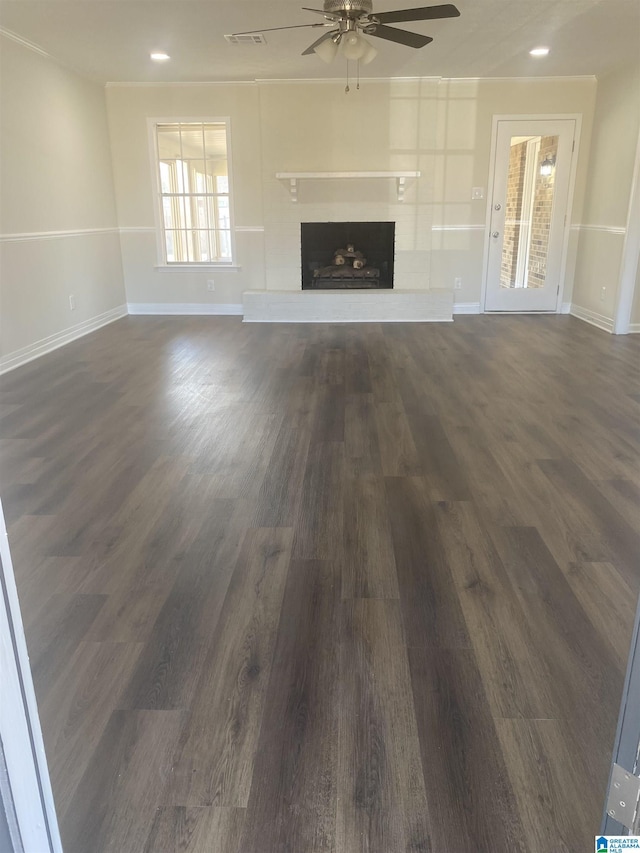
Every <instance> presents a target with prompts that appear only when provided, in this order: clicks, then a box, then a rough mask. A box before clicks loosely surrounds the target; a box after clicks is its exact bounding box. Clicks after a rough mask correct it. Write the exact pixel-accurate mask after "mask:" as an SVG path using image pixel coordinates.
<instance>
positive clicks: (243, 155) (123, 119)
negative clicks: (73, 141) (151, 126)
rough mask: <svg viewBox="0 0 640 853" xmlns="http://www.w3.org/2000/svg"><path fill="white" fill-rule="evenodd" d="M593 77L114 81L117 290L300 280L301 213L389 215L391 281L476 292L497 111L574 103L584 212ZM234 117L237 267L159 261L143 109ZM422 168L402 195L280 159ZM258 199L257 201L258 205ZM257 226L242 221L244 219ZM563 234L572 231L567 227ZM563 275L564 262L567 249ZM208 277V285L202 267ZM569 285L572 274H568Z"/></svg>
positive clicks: (224, 296)
mask: <svg viewBox="0 0 640 853" xmlns="http://www.w3.org/2000/svg"><path fill="white" fill-rule="evenodd" d="M594 100H595V81H592V80H584V79H582V80H554V81H548V80H547V81H536V82H531V81H527V82H518V81H482V82H478V81H465V80H457V81H446V80H444V81H440V80H435V79H425V80H412V81H363V83H362V88H361V89H360V91H359V92H358V91H352V93H351V94H350V95H345V94H344V91H343V87H342V84H341V83H340V82H338V81H331V82H324V81H323V82H308V81H305V82H302V81H292V82H273V83H268V82H262V83H256V84H227V85H223V84H215V85H214V84H211V85H205V84H202V85H192V86H113V87H109V88H108V90H107V104H108V112H109V125H110V134H111V144H112V151H113V164H114V175H115V183H116V195H117V203H118V217H119V224H120V226H121V227H123V228H124V233H123V234H122V238H121V239H122V246H123V262H124V273H125V281H126V286H127V297H128V301H129V302H132V303H154V302H159V303H185V302H196V303H200V304H202V303H207V302H212V303H232V304H237V303H240V302H241V301H242V292H243V290H246V289H247V288H264V287H266V288H270V289H291V290H296V289H298V288H299V287H300V234H299V229H300V222H306V221H324V220H334V221H341V220H343V219H344V220H369V219H371V220H374V219H380V220H393V221H395V222H396V250H397V263H396V282H395V285H396V287H400V288H407V289H426V288H429V287H432V288H433V287H447V288H452V287H453V282H454V278H455V277H460V278H461V279H462V289H461V290H460V291H456V299H457V300H458V301H460V302H476V303H477V302H479V300H480V289H481V281H482V257H483V247H484V222H485V216H486V200H479V201H478V200H476V201H472V200H471V190H472V187H474V186H481V187H483V188H484V189H485V193H486V192H487V191H488V187H487V183H488V179H489V159H490V147H491V128H492V117H493V115H494V114H513V115H515V114H545V115H546V114H563V113H579V114H581V115H582V116H583V145H582V147H581V151H580V161H579V168H578V177H577V186H576V199H575V205H574V221H579V218H580V216H581V208H582V200H583V197H584V189H585V179H586V163H587V159H588V144H587V142H588V139H589V134H590V129H591V121H592V116H593V106H594ZM224 116H229V117H230V119H231V135H232V157H233V177H234V191H235V198H236V205H235V223H236V226H240V230H239V231H238V233H237V234H236V242H237V262H238V264H239V265H240V267H241V270H240V271H238V272H232V271H225V270H216V271H215V272H214V273H211V272H204V271H203V272H194V273H178V272H169V273H166V272H160V271H157V270H155V269H154V265H155V264H156V263H157V251H156V238H155V234H154V211H153V204H154V200H153V191H152V177H151V175H152V172H151V167H150V163H149V142H148V130H147V118H154V117H155V118H188V117H192V118H203V117H207V118H208V117H224ZM387 170H389V171H392V170H406V171H420V172H421V177H420V178H419V179H418V180H410V181H409V182H408V186H407V191H406V195H405V201H404V202H403V203H399V202H398V201H397V198H396V194H395V185H394V182H393V181H391V180H386V179H384V180H379V179H378V180H365V179H353V180H349V181H342V182H341V181H336V180H303V181H301V183H300V188H299V193H298V196H299V201H298V203H297V204H292V203H291V201H290V198H289V193H288V187H287V185H286V182H284V181H279V180H277V179H276V178H275V174H276V172H288V171H312V172H313V171H387ZM263 208H264V215H263ZM250 226H254V227H257V228H264V232H263V233H262V232H261V231H246V230H243V229H244V228H246V227H250ZM573 236H574V235H572V237H573ZM571 251H572V255H571V257H570V262H569V265H568V276H569V278H571V275H572V270H573V266H572V259H573V254H574V253H575V245H573V244H572V247H571ZM212 276H213V277H214V278H215V282H216V290H215V293H208V292H207V290H206V280H207V278H210V277H212ZM569 290H570V288H569Z"/></svg>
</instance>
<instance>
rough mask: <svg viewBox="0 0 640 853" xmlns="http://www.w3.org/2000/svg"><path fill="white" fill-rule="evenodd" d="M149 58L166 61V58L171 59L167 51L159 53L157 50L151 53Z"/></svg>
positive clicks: (155, 60)
mask: <svg viewBox="0 0 640 853" xmlns="http://www.w3.org/2000/svg"><path fill="white" fill-rule="evenodd" d="M151 59H153V61H154V62H166V61H167V59H171V57H170V56H169V54H168V53H161V52H160V51H158V53H152V54H151Z"/></svg>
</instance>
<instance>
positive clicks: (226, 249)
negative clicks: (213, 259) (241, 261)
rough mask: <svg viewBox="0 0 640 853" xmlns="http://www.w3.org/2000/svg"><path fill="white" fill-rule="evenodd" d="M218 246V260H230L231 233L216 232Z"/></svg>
mask: <svg viewBox="0 0 640 853" xmlns="http://www.w3.org/2000/svg"><path fill="white" fill-rule="evenodd" d="M217 235H218V246H219V251H220V259H221V260H224V261H230V260H231V231H218V232H217Z"/></svg>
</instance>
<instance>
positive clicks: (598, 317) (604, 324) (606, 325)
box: [569, 303, 613, 334]
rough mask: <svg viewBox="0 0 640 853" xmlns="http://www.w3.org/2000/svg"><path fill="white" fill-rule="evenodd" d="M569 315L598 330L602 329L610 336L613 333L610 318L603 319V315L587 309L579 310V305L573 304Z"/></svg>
mask: <svg viewBox="0 0 640 853" xmlns="http://www.w3.org/2000/svg"><path fill="white" fill-rule="evenodd" d="M569 313H570V314H571V316H572V317H577V318H578V320H584V322H585V323H590V324H591V325H592V326H596V327H597V328H598V329H602V330H603V331H605V332H609V333H610V334H611V333H612V332H613V320H612V319H611V317H605V316H604V314H598V312H597V311H591V310H590V309H589V308H581V307H580V306H579V305H574V304H573V303H572V305H571V310H570V312H569Z"/></svg>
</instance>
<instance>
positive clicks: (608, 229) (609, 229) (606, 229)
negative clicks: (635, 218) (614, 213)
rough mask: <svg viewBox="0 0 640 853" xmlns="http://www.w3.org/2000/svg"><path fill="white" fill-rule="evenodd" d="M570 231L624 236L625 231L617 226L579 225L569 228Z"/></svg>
mask: <svg viewBox="0 0 640 853" xmlns="http://www.w3.org/2000/svg"><path fill="white" fill-rule="evenodd" d="M570 230H571V231H599V232H601V233H603V234H626V233H627V229H626V228H621V227H619V226H617V225H580V224H574V225H571V226H570Z"/></svg>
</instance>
